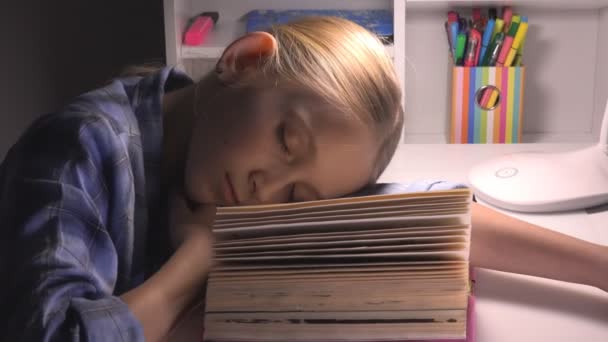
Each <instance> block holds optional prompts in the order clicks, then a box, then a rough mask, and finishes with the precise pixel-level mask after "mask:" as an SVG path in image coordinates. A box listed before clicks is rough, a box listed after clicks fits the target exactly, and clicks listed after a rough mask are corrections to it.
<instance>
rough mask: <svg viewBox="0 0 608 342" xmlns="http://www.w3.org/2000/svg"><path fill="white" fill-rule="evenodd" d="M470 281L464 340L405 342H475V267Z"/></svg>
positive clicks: (416, 341)
mask: <svg viewBox="0 0 608 342" xmlns="http://www.w3.org/2000/svg"><path fill="white" fill-rule="evenodd" d="M469 279H470V285H471V292H470V294H469V301H468V305H467V332H466V338H464V339H447V340H445V339H444V340H407V341H403V342H475V341H476V340H475V295H474V293H473V292H474V289H475V281H476V277H475V270H474V268H473V267H470V268H469ZM203 336H204V331H202V332H201V334H200V335H199V338H200V341H202V342H205V340H204V338H203ZM235 342H236V341H235ZM241 342H247V341H241ZM369 342H374V341H369Z"/></svg>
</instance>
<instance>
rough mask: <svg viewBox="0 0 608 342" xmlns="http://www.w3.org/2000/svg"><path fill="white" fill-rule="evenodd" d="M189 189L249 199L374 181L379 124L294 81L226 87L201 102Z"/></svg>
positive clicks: (316, 195)
mask: <svg viewBox="0 0 608 342" xmlns="http://www.w3.org/2000/svg"><path fill="white" fill-rule="evenodd" d="M199 115H200V118H199V119H198V121H197V123H196V126H195V127H194V130H193V138H192V140H191V145H190V150H189V154H188V161H187V164H186V191H187V193H188V195H189V196H190V198H192V199H193V200H195V201H197V202H201V203H215V204H218V205H243V204H260V203H282V202H288V201H307V200H314V199H323V198H334V197H339V196H343V195H346V194H349V193H351V192H354V191H356V190H358V189H360V188H361V187H363V186H364V185H366V184H367V182H368V181H369V179H370V176H371V172H372V166H373V165H372V163H373V161H374V158H375V154H376V150H377V146H376V143H375V142H374V141H375V140H374V139H373V133H372V130H371V129H370V128H369V127H367V126H366V124H364V123H363V122H361V121H359V120H357V119H356V118H354V117H353V114H347V113H341V112H338V111H336V110H334V109H333V108H332V107H331V106H330V105H328V104H327V103H325V102H324V101H323V100H322V98H321V97H320V96H317V95H314V94H310V93H307V92H304V91H302V90H297V89H294V88H287V87H273V86H270V85H269V86H265V87H259V88H256V89H252V88H236V89H234V88H225V89H223V90H222V91H220V93H219V95H218V97H217V98H214V100H213V105H212V107H206V108H200V114H199Z"/></svg>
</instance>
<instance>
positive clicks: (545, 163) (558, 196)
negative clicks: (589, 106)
mask: <svg viewBox="0 0 608 342" xmlns="http://www.w3.org/2000/svg"><path fill="white" fill-rule="evenodd" d="M469 182H470V184H471V186H472V189H473V192H474V193H475V195H476V196H477V197H479V199H481V200H482V201H484V202H487V203H489V204H491V205H495V206H497V207H501V208H504V209H508V210H515V211H523V212H550V211H566V210H575V209H582V208H589V207H593V206H597V205H601V204H604V203H608V103H607V104H606V110H605V112H604V118H603V120H602V128H601V132H600V141H599V143H598V144H597V145H594V146H591V147H588V148H585V149H582V150H577V151H571V152H563V153H540V152H526V153H513V154H508V155H505V156H502V157H499V158H496V159H492V160H489V161H486V162H483V163H481V164H479V165H477V166H475V167H474V168H473V169H471V171H470V173H469Z"/></svg>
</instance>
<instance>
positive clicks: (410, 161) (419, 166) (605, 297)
mask: <svg viewBox="0 0 608 342" xmlns="http://www.w3.org/2000/svg"><path fill="white" fill-rule="evenodd" d="M583 146H586V145H583V144H564V145H555V144H546V145H545V144H542V145H529V144H519V145H439V144H436V145H431V144H429V145H418V144H417V145H403V146H400V148H399V149H398V151H397V153H396V155H395V157H394V159H393V161H392V162H391V165H389V167H388V168H387V170H386V172H385V174H384V175H383V176H382V177H381V179H380V181H383V182H409V181H414V180H417V179H432V178H436V179H445V180H450V181H456V182H465V183H466V182H467V174H468V170H469V169H470V168H471V167H472V166H473V165H475V164H476V163H478V162H480V161H482V160H485V159H487V158H491V157H493V156H497V155H500V154H504V153H510V152H515V151H548V152H549V151H555V152H557V151H566V150H571V149H576V148H581V147H583ZM500 211H501V212H503V213H506V214H508V215H512V216H514V217H517V218H519V219H522V220H525V221H529V222H531V223H534V224H537V225H541V226H544V227H547V228H550V229H553V230H556V231H559V232H561V233H565V234H569V235H572V236H575V237H577V238H580V239H583V240H587V241H591V242H595V243H600V244H604V245H608V208H605V209H604V210H599V211H598V212H591V213H590V212H587V211H573V212H567V213H559V214H523V213H515V212H509V211H505V210H500ZM556 262H559V260H556ZM607 270H608V265H607ZM607 272H608V271H607ZM475 293H476V298H477V305H476V308H477V310H476V319H477V331H476V332H477V341H478V342H528V341H531V342H532V341H533V342H545V341H546V342H549V341H550V342H558V341H559V342H562V341H563V342H572V341H582V342H606V341H608V294H606V293H604V292H603V291H601V290H599V289H595V288H592V287H589V286H584V285H578V284H569V283H564V282H559V281H554V280H549V279H541V278H536V277H530V276H524V275H519V274H511V273H504V272H497V271H491V270H486V269H478V270H477V282H476V291H475Z"/></svg>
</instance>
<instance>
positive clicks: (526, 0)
mask: <svg viewBox="0 0 608 342" xmlns="http://www.w3.org/2000/svg"><path fill="white" fill-rule="evenodd" d="M406 2H407V6H408V8H411V9H432V10H438V9H448V8H454V7H469V8H470V7H481V8H484V7H490V6H495V7H502V6H505V5H509V6H517V7H519V8H544V9H554V10H556V9H557V10H576V9H601V8H604V7H608V1H607V0H468V1H462V0H406Z"/></svg>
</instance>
